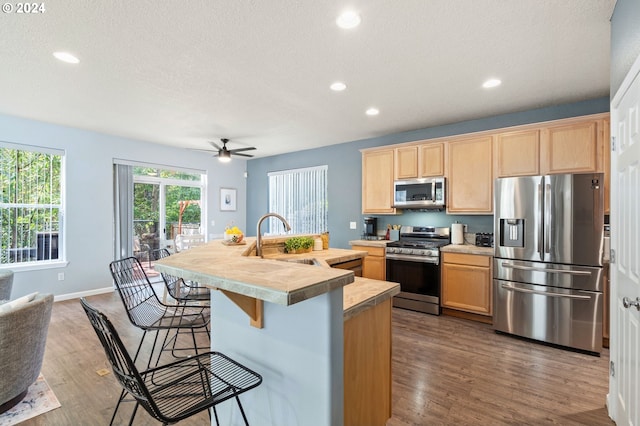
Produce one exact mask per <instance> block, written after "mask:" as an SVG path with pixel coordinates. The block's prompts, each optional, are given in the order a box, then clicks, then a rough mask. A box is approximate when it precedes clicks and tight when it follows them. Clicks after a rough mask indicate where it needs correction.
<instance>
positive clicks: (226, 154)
mask: <svg viewBox="0 0 640 426" xmlns="http://www.w3.org/2000/svg"><path fill="white" fill-rule="evenodd" d="M220 141H221V142H222V146H219V145H218V144H217V143H215V142H211V141H209V143H210V144H211V145H212V146H213V147H214V148H215V149H216V150H217V151H218V153H217V154H216V155H214V157H218V160H220V161H222V162H223V163H227V162H229V161H231V156H232V155H237V156H241V157H253V155H249V154H243V153H242V152H244V151H252V150H254V149H256V148H255V147H252V146H251V147H248V148H237V149H228V148H227V142H229V139H226V138H222V139H220ZM205 151H209V152H212V150H210V149H208V150H205Z"/></svg>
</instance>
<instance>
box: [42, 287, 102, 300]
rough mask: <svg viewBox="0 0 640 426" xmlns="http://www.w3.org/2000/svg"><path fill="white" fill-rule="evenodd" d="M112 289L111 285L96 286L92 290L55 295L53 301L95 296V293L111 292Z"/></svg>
mask: <svg viewBox="0 0 640 426" xmlns="http://www.w3.org/2000/svg"><path fill="white" fill-rule="evenodd" d="M114 290H115V289H114V288H113V287H103V288H96V289H94V290H87V291H79V292H77V293H67V294H60V295H58V296H55V297H54V298H53V301H54V302H61V301H63V300H71V299H79V298H81V297H87V296H95V295H96V294H104V293H111V292H112V291H114Z"/></svg>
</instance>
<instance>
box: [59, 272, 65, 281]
mask: <svg viewBox="0 0 640 426" xmlns="http://www.w3.org/2000/svg"><path fill="white" fill-rule="evenodd" d="M58 281H64V272H58Z"/></svg>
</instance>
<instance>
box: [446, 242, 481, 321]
mask: <svg viewBox="0 0 640 426" xmlns="http://www.w3.org/2000/svg"><path fill="white" fill-rule="evenodd" d="M491 267H492V262H491V256H483V255H476V254H465V253H446V252H445V253H442V297H441V305H442V307H443V308H449V309H454V310H458V311H463V312H470V313H472V314H478V315H483V316H487V317H491V316H492V315H493V303H492V302H493V291H492V285H491V284H492V272H491Z"/></svg>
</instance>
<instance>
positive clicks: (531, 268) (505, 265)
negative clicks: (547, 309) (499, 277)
mask: <svg viewBox="0 0 640 426" xmlns="http://www.w3.org/2000/svg"><path fill="white" fill-rule="evenodd" d="M502 267H503V268H507V269H520V270H523V271H535V272H551V273H555V274H569V275H591V272H589V271H569V270H565V269H553V268H536V267H534V266H521V265H512V264H511V263H507V262H502Z"/></svg>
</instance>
